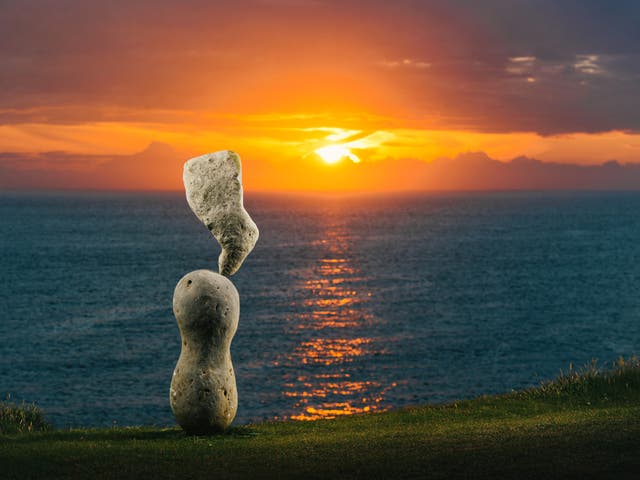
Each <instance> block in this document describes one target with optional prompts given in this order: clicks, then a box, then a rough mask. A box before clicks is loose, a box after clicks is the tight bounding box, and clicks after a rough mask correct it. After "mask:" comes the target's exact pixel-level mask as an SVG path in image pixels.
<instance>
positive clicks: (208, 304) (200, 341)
mask: <svg viewBox="0 0 640 480" xmlns="http://www.w3.org/2000/svg"><path fill="white" fill-rule="evenodd" d="M183 179H184V184H185V189H186V193H187V201H188V203H189V206H190V207H191V209H192V210H193V211H194V213H195V214H196V216H197V217H198V218H199V219H200V220H201V221H202V222H203V223H204V224H205V225H206V226H207V228H208V229H209V230H210V231H211V232H212V233H213V235H214V236H215V238H216V239H217V240H218V242H219V243H220V245H221V247H222V253H221V254H220V257H219V261H218V268H219V271H220V273H215V272H212V271H210V270H196V271H194V272H191V273H188V274H186V275H185V276H184V277H182V279H181V280H180V281H179V282H178V284H177V285H176V288H175V291H174V294H173V313H174V315H175V317H176V320H177V322H178V328H179V329H180V336H181V337H182V351H181V352H180V358H179V359H178V363H177V365H176V368H175V370H174V372H173V378H172V380H171V389H170V393H169V400H170V404H171V409H172V410H173V414H174V416H175V417H176V420H177V421H178V423H179V424H180V426H181V427H182V428H183V429H184V430H185V432H187V433H188V434H192V435H203V434H209V433H216V432H222V431H224V430H225V429H226V428H227V427H228V426H229V425H230V424H231V422H232V421H233V419H234V417H235V415H236V410H237V408H238V393H237V390H236V380H235V375H234V372H233V364H232V363H231V352H230V345H231V340H232V338H233V335H234V334H235V332H236V329H237V327H238V319H239V316H240V298H239V296H238V291H237V290H236V288H235V286H234V285H233V283H232V282H231V280H229V279H228V278H227V277H226V276H228V275H232V274H233V273H235V272H236V271H237V270H238V268H240V265H241V264H242V262H243V261H244V259H245V258H246V257H247V255H248V254H249V253H250V252H251V250H252V249H253V247H254V245H255V243H256V241H257V239H258V228H257V227H256V224H255V223H254V222H253V220H251V217H249V214H248V213H247V212H246V210H245V209H244V206H243V203H242V184H241V164H240V157H238V155H237V154H235V153H234V152H231V151H226V150H225V151H221V152H215V153H209V154H206V155H202V156H200V157H196V158H193V159H191V160H189V161H187V162H186V163H185V168H184V176H183ZM225 275H226V276H225Z"/></svg>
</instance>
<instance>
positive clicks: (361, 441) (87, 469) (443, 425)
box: [0, 359, 640, 479]
mask: <svg viewBox="0 0 640 480" xmlns="http://www.w3.org/2000/svg"><path fill="white" fill-rule="evenodd" d="M0 477H1V478H21V479H22V478H92V479H101V478H181V479H186V478H216V479H226V478H309V479H313V478H367V479H375V478H394V479H395V478H447V479H449V478H480V479H481V478H492V479H493V478H614V477H615V478H640V365H639V363H638V361H637V360H636V359H632V360H630V361H627V362H623V361H621V362H620V363H619V364H618V365H617V366H616V367H615V368H614V369H612V370H607V371H604V372H603V371H601V370H598V369H597V368H596V367H595V365H594V366H591V367H589V368H587V369H586V370H584V371H582V372H579V373H577V372H574V371H571V370H570V371H569V372H568V373H567V374H563V375H561V376H560V377H559V378H558V379H556V380H555V381H553V382H550V383H548V384H546V385H543V386H541V387H539V388H536V389H530V390H525V391H521V392H514V393H510V394H506V395H499V396H491V397H481V398H477V399H474V400H468V401H462V402H456V403H453V404H447V405H439V406H424V407H415V408H406V409H401V410H396V411H392V412H387V413H381V414H369V415H361V416H352V417H347V418H339V419H336V420H324V421H316V422H274V423H262V424H257V425H249V426H243V427H237V428H234V429H232V430H231V431H230V432H229V433H227V434H225V435H220V436H212V437H187V436H185V435H184V434H183V433H182V432H181V431H180V430H179V429H159V428H146V427H145V428H118V429H108V430H107V429H104V430H95V429H94V430H71V431H61V430H59V431H45V432H38V433H33V432H32V433H26V434H13V435H3V436H0Z"/></svg>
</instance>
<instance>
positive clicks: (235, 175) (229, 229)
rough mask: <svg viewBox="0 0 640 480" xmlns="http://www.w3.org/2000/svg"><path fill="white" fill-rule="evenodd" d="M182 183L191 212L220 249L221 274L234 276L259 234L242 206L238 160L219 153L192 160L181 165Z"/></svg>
mask: <svg viewBox="0 0 640 480" xmlns="http://www.w3.org/2000/svg"><path fill="white" fill-rule="evenodd" d="M183 181H184V187H185V190H186V193H187V202H189V206H190V207H191V210H193V212H194V213H195V214H196V216H197V217H198V218H199V219H200V221H201V222H202V223H204V224H205V226H206V227H207V228H208V229H209V230H210V231H211V233H212V234H213V236H214V237H215V238H216V240H218V243H220V246H221V247H222V252H221V253H220V257H219V258H218V269H219V272H220V274H222V275H226V276H230V275H233V274H234V273H235V272H237V271H238V269H239V268H240V265H242V262H243V261H244V259H245V258H246V257H247V255H249V253H250V252H251V250H253V247H254V246H255V244H256V242H257V241H258V234H259V232H258V227H257V226H256V224H255V223H254V222H253V220H251V217H250V216H249V214H248V213H247V211H246V210H245V209H244V205H243V199H242V166H241V164H240V157H239V156H238V154H237V153H235V152H232V151H230V150H222V151H220V152H215V153H207V154H205V155H202V156H200V157H195V158H192V159H191V160H188V161H187V162H186V163H185V164H184V174H183Z"/></svg>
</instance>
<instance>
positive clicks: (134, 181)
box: [0, 143, 184, 190]
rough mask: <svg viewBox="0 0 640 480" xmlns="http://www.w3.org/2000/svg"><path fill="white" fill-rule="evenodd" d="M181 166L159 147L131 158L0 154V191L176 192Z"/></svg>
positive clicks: (165, 148) (170, 151)
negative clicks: (151, 190)
mask: <svg viewBox="0 0 640 480" xmlns="http://www.w3.org/2000/svg"><path fill="white" fill-rule="evenodd" d="M183 162H184V159H182V158H180V156H179V155H178V154H177V153H176V152H175V151H174V150H173V149H172V148H171V147H170V146H168V145H165V144H162V143H152V144H150V145H149V146H148V147H147V148H146V149H145V150H144V151H142V152H139V153H135V154H133V155H78V154H70V153H66V152H43V153H38V154H21V153H14V152H5V153H0V188H4V189H73V190H84V189H87V190H94V189H103V190H111V189H113V190H148V189H154V190H177V189H179V188H180V187H181V183H180V179H181V178H182V168H183Z"/></svg>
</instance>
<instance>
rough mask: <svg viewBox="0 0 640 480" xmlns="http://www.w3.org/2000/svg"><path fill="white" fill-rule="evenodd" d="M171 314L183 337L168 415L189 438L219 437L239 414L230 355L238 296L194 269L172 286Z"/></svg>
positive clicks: (222, 279) (230, 286)
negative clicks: (190, 436) (173, 287)
mask: <svg viewBox="0 0 640 480" xmlns="http://www.w3.org/2000/svg"><path fill="white" fill-rule="evenodd" d="M173 313H174V315H175V317H176V320H177V321H178V327H179V329H180V336H181V337H182V351H181V352H180V358H179V359H178V363H177V365H176V368H175V370H174V372H173V378H172V380H171V389H170V393H169V401H170V403H171V409H172V410H173V414H174V416H175V417H176V420H177V421H178V423H179V424H180V426H181V427H182V428H183V429H184V430H185V432H187V433H188V434H191V435H204V434H209V433H216V432H222V431H224V430H225V429H226V428H227V427H228V426H229V425H230V424H231V422H232V421H233V419H234V418H235V416H236V411H237V409H238V393H237V390H236V379H235V375H234V372H233V364H232V363H231V352H230V346H231V340H232V338H233V335H234V334H235V332H236V329H237V328H238V318H239V316H240V299H239V296H238V291H237V290H236V288H235V287H234V286H233V283H231V281H230V280H229V279H228V278H226V277H223V276H222V275H219V274H217V273H215V272H212V271H210V270H196V271H194V272H191V273H188V274H186V275H185V276H184V277H182V279H180V281H179V282H178V284H177V285H176V289H175V291H174V294H173Z"/></svg>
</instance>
